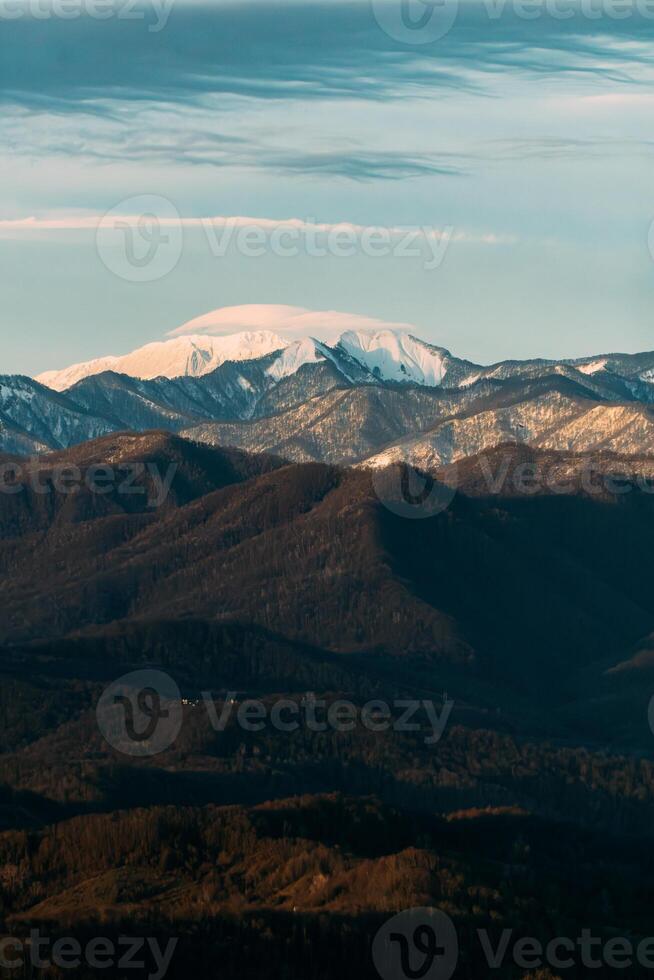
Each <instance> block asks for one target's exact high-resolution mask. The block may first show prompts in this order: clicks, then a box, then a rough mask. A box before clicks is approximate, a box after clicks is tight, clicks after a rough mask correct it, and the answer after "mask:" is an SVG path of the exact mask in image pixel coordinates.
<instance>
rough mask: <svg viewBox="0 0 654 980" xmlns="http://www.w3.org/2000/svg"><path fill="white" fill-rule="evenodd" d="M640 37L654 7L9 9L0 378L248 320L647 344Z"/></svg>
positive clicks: (481, 346)
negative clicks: (215, 314) (366, 323)
mask: <svg viewBox="0 0 654 980" xmlns="http://www.w3.org/2000/svg"><path fill="white" fill-rule="evenodd" d="M100 14H102V17H100ZM653 41H654V0H633V4H632V3H631V2H630V0H481V2H477V0H459V2H457V0H430V3H429V4H426V3H424V2H423V0H364V2H360V0H353V2H347V3H346V2H341V0H328V2H322V0H304V2H302V3H295V2H288V0H265V2H262V3H259V2H249V0H248V2H246V0H227V2H225V0H218V2H213V3H208V2H207V3H205V4H192V3H190V2H188V0H150V2H145V3H143V4H142V5H141V6H140V7H136V6H135V5H134V3H133V0H0V297H1V299H0V331H1V333H0V336H1V343H0V354H1V355H2V357H1V359H0V373H14V372H15V373H26V374H31V375H35V374H38V373H39V372H41V371H44V370H48V369H52V368H62V367H65V366H66V365H68V364H70V363H73V362H77V361H82V360H86V359H90V358H92V357H97V356H102V355H106V354H122V353H125V352H127V351H130V350H132V349H134V348H136V347H139V346H141V345H143V344H145V343H148V342H150V341H153V340H159V339H162V338H164V337H165V336H167V335H170V334H171V333H173V332H174V331H177V330H178V329H179V328H180V326H181V325H183V324H186V323H188V322H189V321H193V320H194V319H196V318H198V317H202V316H204V315H205V314H207V313H208V312H209V311H212V310H215V309H217V308H221V307H241V306H250V307H251V308H252V309H253V322H252V326H253V327H257V326H259V325H260V323H259V321H258V315H257V313H256V309H257V308H258V309H259V310H260V311H261V321H262V322H264V321H265V319H266V310H267V309H269V308H270V307H271V306H274V307H278V306H284V305H287V306H292V307H300V308H302V309H304V310H308V311H312V310H313V311H321V312H324V311H335V312H337V313H339V314H351V315H352V318H353V322H361V321H358V320H357V318H359V317H363V318H368V320H370V322H373V323H377V322H380V323H384V322H390V323H393V324H402V325H405V324H406V325H408V327H409V328H410V329H413V330H414V332H415V333H416V334H417V335H418V336H421V337H423V338H424V339H426V340H429V341H430V342H432V343H435V344H438V345H440V346H443V347H446V348H448V349H449V350H451V351H452V352H453V353H454V354H456V355H458V356H461V357H467V358H469V359H471V360H474V361H477V362H479V363H490V362H493V361H496V360H499V359H502V358H507V357H516V358H519V357H533V356H545V357H575V356H585V355H587V354H593V353H599V352H607V351H618V350H620V351H637V350H650V349H652V348H654V331H653V327H654V317H653V311H654V258H653V255H652V251H654V232H652V230H651V224H652V221H653V220H654V194H653V193H652V172H653V164H654V131H653V130H654V126H653V120H654V112H653V110H654V45H653V43H652V42H653Z"/></svg>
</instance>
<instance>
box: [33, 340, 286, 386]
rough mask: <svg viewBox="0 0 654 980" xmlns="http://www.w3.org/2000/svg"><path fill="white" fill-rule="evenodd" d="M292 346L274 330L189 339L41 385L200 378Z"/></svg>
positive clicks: (76, 368) (56, 375) (44, 377)
mask: <svg viewBox="0 0 654 980" xmlns="http://www.w3.org/2000/svg"><path fill="white" fill-rule="evenodd" d="M287 344H288V341H287V340H284V339H283V338H282V337H279V336H278V335H277V334H276V333H273V332H272V331H271V330H246V331H243V332H241V333H235V334H230V335H229V336H226V337H209V336H202V335H200V334H197V335H189V336H184V337H175V338H173V339H172V340H162V341H156V342H155V343H152V344H146V345H145V347H139V348H138V350H135V351H132V352H131V354H125V355H124V356H122V357H113V356H112V357H100V358H97V359H95V360H93V361H85V362H84V363H81V364H73V365H72V366H71V367H69V368H65V369H64V370H63V371H45V372H44V373H43V374H40V375H38V377H37V378H36V380H37V381H40V382H41V384H44V385H47V386H48V387H49V388H54V390H55V391H64V390H66V389H67V388H70V387H71V386H72V385H74V384H76V382H78V381H81V380H82V378H88V377H90V376H91V375H94V374H101V373H102V372H103V371H116V372H118V373H120V374H128V375H130V377H132V378H140V379H142V380H148V379H151V378H159V377H164V378H179V377H182V376H191V377H194V378H197V377H200V376H201V375H203V374H209V373H210V372H211V371H215V369H216V368H217V367H220V365H221V364H224V363H225V361H249V360H253V359H254V358H257V357H265V356H266V355H267V354H272V353H273V352H274V351H277V350H282V349H283V348H284V347H286V346H287Z"/></svg>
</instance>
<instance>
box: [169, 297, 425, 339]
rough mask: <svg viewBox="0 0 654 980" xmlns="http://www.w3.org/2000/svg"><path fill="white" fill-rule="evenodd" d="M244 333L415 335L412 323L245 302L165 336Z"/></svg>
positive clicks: (330, 336)
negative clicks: (388, 332) (386, 332)
mask: <svg viewBox="0 0 654 980" xmlns="http://www.w3.org/2000/svg"><path fill="white" fill-rule="evenodd" d="M243 330H270V331H273V332H274V333H281V334H282V335H285V336H289V335H290V336H296V335H297V336H300V337H302V336H306V335H310V336H313V337H317V338H319V339H320V340H325V341H327V342H329V341H334V340H336V339H337V338H338V337H339V336H340V335H341V334H342V333H344V332H345V331H346V330H359V331H361V330H365V331H377V330H399V331H408V332H409V333H415V332H416V327H415V325H414V324H411V323H396V322H393V321H388V320H381V319H379V318H378V317H371V316H363V315H361V314H358V313H344V312H341V311H338V310H308V309H306V308H305V307H302V306H286V305H284V304H276V303H246V304H244V305H242V306H224V307H221V308H219V309H217V310H211V311H210V312H209V313H204V314H203V315H202V316H198V317H195V319H193V320H189V321H188V322H187V323H184V324H183V325H182V326H181V327H177V329H176V330H171V331H170V332H169V333H168V334H167V335H166V336H168V337H181V336H185V335H188V334H190V335H193V336H197V335H201V334H207V335H212V336H223V335H229V334H233V333H238V332H240V331H243Z"/></svg>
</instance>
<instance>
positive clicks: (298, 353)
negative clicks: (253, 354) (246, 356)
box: [266, 337, 328, 381]
mask: <svg viewBox="0 0 654 980" xmlns="http://www.w3.org/2000/svg"><path fill="white" fill-rule="evenodd" d="M327 350H328V348H326V347H325V345H324V344H321V343H320V341H319V340H314V338H313V337H302V338H301V339H300V340H293V341H292V342H291V343H290V344H289V345H288V347H285V348H284V350H283V351H281V352H280V354H279V357H277V358H276V359H275V360H274V361H273V363H272V364H271V365H270V367H269V368H268V370H267V371H266V374H267V375H269V377H271V378H272V379H273V380H274V381H281V379H282V378H287V377H288V376H289V375H291V374H295V372H296V371H298V370H299V369H300V368H301V367H302V365H303V364H317V363H318V361H322V360H325V357H326V356H327V354H326V352H327Z"/></svg>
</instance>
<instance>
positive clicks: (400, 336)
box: [338, 329, 450, 387]
mask: <svg viewBox="0 0 654 980" xmlns="http://www.w3.org/2000/svg"><path fill="white" fill-rule="evenodd" d="M338 347H340V348H341V349H342V350H344V351H345V352H346V353H347V354H349V355H350V357H353V358H354V359H355V360H357V361H358V362H359V363H360V364H363V365H364V367H366V368H367V369H368V370H369V371H371V372H372V373H373V374H374V375H375V377H377V378H379V379H380V380H381V381H405V382H406V381H413V382H415V383H416V384H421V385H427V386H428V387H437V386H438V385H441V384H442V383H443V379H444V377H445V374H446V372H447V360H448V358H449V356H450V355H449V353H448V352H447V351H446V350H444V349H443V348H441V347H434V346H432V345H431V344H427V343H425V341H423V340H419V339H418V337H414V336H413V334H411V333H409V332H408V331H402V330H390V329H386V330H370V331H368V330H347V331H346V332H345V333H344V334H342V335H341V336H340V338H339V340H338Z"/></svg>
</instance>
